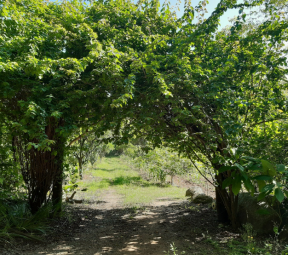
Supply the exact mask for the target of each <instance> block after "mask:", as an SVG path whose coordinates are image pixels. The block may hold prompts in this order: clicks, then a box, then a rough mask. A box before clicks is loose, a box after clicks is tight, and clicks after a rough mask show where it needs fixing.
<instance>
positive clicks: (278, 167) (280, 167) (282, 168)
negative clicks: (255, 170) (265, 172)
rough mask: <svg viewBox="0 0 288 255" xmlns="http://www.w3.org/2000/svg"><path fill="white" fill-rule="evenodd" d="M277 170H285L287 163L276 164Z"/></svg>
mask: <svg viewBox="0 0 288 255" xmlns="http://www.w3.org/2000/svg"><path fill="white" fill-rule="evenodd" d="M276 170H277V172H285V165H282V164H279V165H276Z"/></svg>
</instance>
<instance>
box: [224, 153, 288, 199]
mask: <svg viewBox="0 0 288 255" xmlns="http://www.w3.org/2000/svg"><path fill="white" fill-rule="evenodd" d="M240 162H241V163H242V164H238V163H235V165H233V166H222V167H221V168H220V169H219V172H220V173H222V172H228V173H229V174H230V176H229V177H228V178H226V179H225V180H224V181H223V184H222V186H223V188H226V187H228V186H230V185H231V186H232V191H233V193H234V194H235V195H237V194H238V193H239V192H240V189H241V187H242V184H243V186H244V187H245V189H246V190H247V191H248V192H251V194H252V195H254V193H255V191H259V192H260V193H259V195H258V199H259V200H262V199H264V198H265V197H266V196H268V195H273V196H274V198H275V199H277V200H278V201H279V202H280V203H281V202H282V201H283V200H284V197H285V196H286V197H288V185H287V177H288V171H287V170H286V168H285V165H283V164H277V165H273V164H272V163H270V162H269V161H267V160H264V159H256V158H252V157H247V156H246V157H242V158H241V160H240ZM255 187H257V188H258V190H255Z"/></svg>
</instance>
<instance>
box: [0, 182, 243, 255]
mask: <svg viewBox="0 0 288 255" xmlns="http://www.w3.org/2000/svg"><path fill="white" fill-rule="evenodd" d="M175 184H176V185H179V186H180V185H181V186H182V187H188V186H191V183H186V181H185V180H181V178H177V179H176V180H175ZM202 189H203V190H205V187H202ZM208 193H209V195H211V196H213V195H214V194H213V190H211V188H210V190H208ZM66 210H67V216H66V217H64V218H61V219H59V220H58V221H57V222H55V224H54V226H53V228H54V231H53V232H52V233H51V234H49V235H47V236H46V237H45V240H44V242H43V243H35V242H31V241H29V242H28V241H19V242H17V243H16V244H15V245H14V246H13V247H12V248H11V247H10V248H9V249H7V248H6V249H5V250H2V251H1V250H0V253H1V254H3V255H5V254H9V255H11V254H15V255H16V254H19V255H40V254H43V255H52V254H53V255H54V254H61V255H64V254H65V255H66V254H75V255H82V254H83V255H102V254H115V255H118V254H119V255H126V254H127V255H128V254H131V255H148V254H151V255H161V254H164V255H165V254H181V252H182V251H185V252H186V253H185V254H228V253H227V252H225V250H223V248H222V247H221V243H223V245H225V243H227V240H228V239H229V238H232V237H233V238H234V239H235V238H237V236H238V235H237V234H234V233H233V232H232V231H231V229H230V227H229V226H222V225H219V224H218V222H217V218H216V212H215V211H214V210H212V208H211V206H210V205H196V204H193V203H191V202H190V201H188V200H186V199H185V198H184V194H183V200H171V199H170V198H165V197H163V198H160V199H157V200H155V201H154V202H153V203H151V204H149V205H146V206H143V207H140V208H136V207H135V208H127V207H124V206H123V205H122V197H121V196H119V195H118V194H116V193H115V192H114V190H113V189H109V190H108V191H107V190H106V191H105V192H102V193H97V194H95V195H94V197H92V198H91V199H90V200H89V203H88V202H87V203H83V204H74V205H68V206H67V208H66ZM211 238H212V239H213V240H217V243H218V245H217V246H215V245H213V242H212V243H211V241H209V240H211ZM219 243H220V246H219ZM171 245H172V246H174V247H177V252H175V253H173V252H172V251H171V250H170V249H171ZM223 247H224V246H223Z"/></svg>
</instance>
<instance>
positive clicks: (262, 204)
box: [237, 193, 281, 235]
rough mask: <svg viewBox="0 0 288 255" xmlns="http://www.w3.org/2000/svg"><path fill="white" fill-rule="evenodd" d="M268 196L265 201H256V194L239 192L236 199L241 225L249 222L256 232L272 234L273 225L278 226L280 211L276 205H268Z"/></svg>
mask: <svg viewBox="0 0 288 255" xmlns="http://www.w3.org/2000/svg"><path fill="white" fill-rule="evenodd" d="M269 201H270V199H269V197H268V198H267V199H266V201H258V200H257V197H256V196H251V195H250V194H249V193H240V194H239V199H238V213H237V217H238V221H239V223H240V224H241V225H243V224H245V223H250V224H251V225H252V226H253V230H254V231H256V232H257V234H260V235H265V234H271V235H274V231H273V228H274V226H275V225H276V226H280V224H281V219H280V213H279V212H278V211H279V210H277V208H279V203H278V205H277V204H276V205H274V206H273V207H272V206H269V204H270V203H269Z"/></svg>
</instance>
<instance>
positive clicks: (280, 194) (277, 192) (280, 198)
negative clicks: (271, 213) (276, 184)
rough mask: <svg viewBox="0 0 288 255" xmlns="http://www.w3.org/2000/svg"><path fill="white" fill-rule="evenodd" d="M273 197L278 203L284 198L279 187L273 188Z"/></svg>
mask: <svg viewBox="0 0 288 255" xmlns="http://www.w3.org/2000/svg"><path fill="white" fill-rule="evenodd" d="M275 197H276V198H277V200H278V201H279V202H280V203H281V202H282V201H283V200H284V194H283V192H282V190H281V189H280V188H276V189H275Z"/></svg>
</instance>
